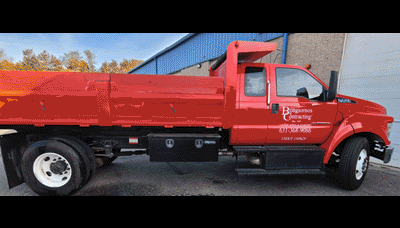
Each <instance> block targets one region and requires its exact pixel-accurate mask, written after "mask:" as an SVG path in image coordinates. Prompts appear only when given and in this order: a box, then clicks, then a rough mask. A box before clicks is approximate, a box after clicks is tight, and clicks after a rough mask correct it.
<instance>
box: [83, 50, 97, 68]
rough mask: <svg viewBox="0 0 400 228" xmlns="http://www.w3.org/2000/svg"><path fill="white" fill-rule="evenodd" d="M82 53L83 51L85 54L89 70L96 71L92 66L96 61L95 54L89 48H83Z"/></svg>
mask: <svg viewBox="0 0 400 228" xmlns="http://www.w3.org/2000/svg"><path fill="white" fill-rule="evenodd" d="M83 53H85V55H86V59H87V63H88V66H89V72H96V69H95V67H94V64H95V63H96V61H95V60H94V59H95V58H96V56H95V55H94V54H93V53H92V52H91V51H90V50H85V51H83Z"/></svg>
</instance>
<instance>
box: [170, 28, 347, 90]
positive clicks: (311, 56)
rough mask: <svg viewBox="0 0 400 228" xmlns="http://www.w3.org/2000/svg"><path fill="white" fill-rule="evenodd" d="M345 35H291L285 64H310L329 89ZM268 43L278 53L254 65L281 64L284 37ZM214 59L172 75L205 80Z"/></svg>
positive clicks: (338, 65)
mask: <svg viewBox="0 0 400 228" xmlns="http://www.w3.org/2000/svg"><path fill="white" fill-rule="evenodd" d="M344 36H345V33H292V34H290V35H289V39H288V47H287V52H286V64H289V65H297V66H303V67H304V66H305V65H306V64H311V69H310V71H311V72H312V73H313V74H315V75H316V76H317V77H319V78H320V79H321V80H322V81H323V82H324V83H325V84H327V85H329V78H330V71H331V70H335V71H339V68H340V62H341V58H342V52H343V42H344ZM268 42H271V43H276V44H277V49H278V50H276V51H274V52H273V53H271V54H270V55H267V56H264V57H263V58H261V59H259V60H257V61H256V62H261V63H277V64H280V63H281V58H282V44H283V37H279V38H276V39H273V40H270V41H268ZM215 61H216V59H212V60H208V61H205V62H202V63H201V67H200V68H199V67H198V65H197V64H195V65H192V66H190V67H187V68H185V69H182V70H180V71H175V72H173V73H171V74H173V75H191V76H208V69H209V68H210V66H211V65H212V64H214V63H215Z"/></svg>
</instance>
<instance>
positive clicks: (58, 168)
mask: <svg viewBox="0 0 400 228" xmlns="http://www.w3.org/2000/svg"><path fill="white" fill-rule="evenodd" d="M83 165H84V163H83V161H82V160H81V159H80V157H79V155H78V154H77V152H76V151H75V150H74V149H73V148H72V147H70V146H68V145H66V144H64V143H62V142H58V141H56V140H43V141H39V142H36V143H34V144H32V145H31V146H29V147H28V148H27V149H26V150H25V152H24V154H23V156H22V162H21V169H22V175H23V177H24V181H25V183H26V184H27V185H28V186H29V187H30V188H31V189H32V190H33V191H34V192H36V193H38V194H40V195H69V194H72V193H74V192H76V191H77V190H79V188H80V187H81V186H82V185H81V183H82V180H83V177H82V173H81V167H82V166H83Z"/></svg>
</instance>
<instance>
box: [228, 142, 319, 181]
mask: <svg viewBox="0 0 400 228" xmlns="http://www.w3.org/2000/svg"><path fill="white" fill-rule="evenodd" d="M233 148H234V150H235V152H236V155H237V154H239V153H242V154H243V153H244V154H247V153H256V152H257V153H259V154H260V155H261V157H260V159H261V161H260V163H261V167H259V168H260V169H259V168H256V169H254V168H253V169H248V168H247V167H238V166H236V168H237V171H238V173H241V175H258V174H259V173H260V174H261V173H262V174H263V175H264V174H266V175H280V174H317V173H320V171H321V170H324V164H323V162H322V160H323V157H324V152H325V150H324V149H321V148H319V147H318V146H234V147H233ZM243 168H245V169H243ZM321 172H322V171H321ZM323 174H324V173H321V175H323Z"/></svg>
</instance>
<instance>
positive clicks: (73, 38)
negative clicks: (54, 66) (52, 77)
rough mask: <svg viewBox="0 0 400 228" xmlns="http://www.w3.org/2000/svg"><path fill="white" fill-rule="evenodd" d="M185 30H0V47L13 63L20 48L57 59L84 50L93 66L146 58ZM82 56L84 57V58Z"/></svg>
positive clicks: (19, 52) (19, 57) (175, 39)
mask: <svg viewBox="0 0 400 228" xmlns="http://www.w3.org/2000/svg"><path fill="white" fill-rule="evenodd" d="M185 35H187V33H0V50H3V51H4V53H5V54H6V55H7V56H8V57H12V58H13V60H14V63H16V62H18V61H20V60H22V58H23V54H22V51H23V50H25V49H33V52H34V53H35V54H36V55H37V54H39V53H41V52H42V51H43V50H46V51H47V52H48V53H49V54H52V55H54V56H55V57H57V58H59V57H60V56H63V55H64V53H68V52H70V51H76V50H77V51H79V53H80V55H81V56H82V57H85V54H84V53H83V51H84V50H90V51H91V52H92V53H94V54H95V56H96V58H95V61H96V63H95V67H96V68H100V66H101V64H102V63H103V62H104V61H108V62H110V61H111V60H113V59H114V60H116V61H117V62H120V61H122V59H123V58H126V59H138V60H146V59H148V58H149V57H151V56H152V55H154V54H156V53H157V52H159V51H161V50H163V49H164V48H166V47H168V46H169V45H171V44H173V43H175V42H176V41H177V40H179V39H180V38H182V37H183V36H185ZM84 59H85V58H84Z"/></svg>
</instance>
